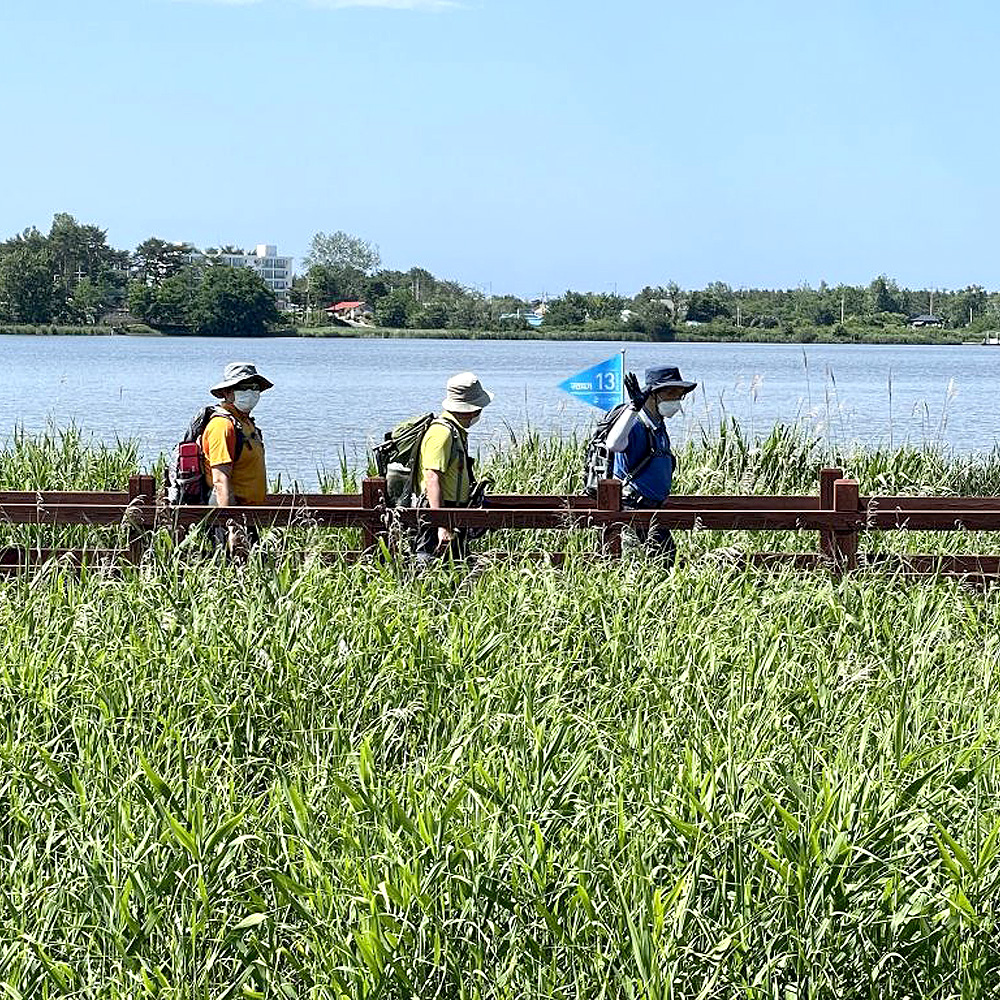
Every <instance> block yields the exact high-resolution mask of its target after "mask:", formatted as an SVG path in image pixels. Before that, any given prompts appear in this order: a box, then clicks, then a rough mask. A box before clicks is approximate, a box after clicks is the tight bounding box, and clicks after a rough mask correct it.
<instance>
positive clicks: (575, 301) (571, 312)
mask: <svg viewBox="0 0 1000 1000" xmlns="http://www.w3.org/2000/svg"><path fill="white" fill-rule="evenodd" d="M587 315H588V314H587V297H586V296H585V295H582V294H581V293H580V292H572V291H567V292H566V294H565V295H562V296H560V297H559V298H558V299H553V300H552V301H551V302H550V303H549V308H548V311H547V312H546V313H545V325H546V326H558V327H573V326H582V325H583V324H584V323H585V322H586V321H587Z"/></svg>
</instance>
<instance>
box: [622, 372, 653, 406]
mask: <svg viewBox="0 0 1000 1000" xmlns="http://www.w3.org/2000/svg"><path fill="white" fill-rule="evenodd" d="M624 384H625V391H626V392H627V393H628V398H629V399H631V400H632V407H633V408H634V409H635V410H636V411H639V410H641V409H642V408H643V407H644V406H645V405H646V400H647V399H649V393H648V392H643V391H642V389H640V388H639V379H638V378H636V376H635V373H634V372H629V373H628V375H626V376H625V382H624Z"/></svg>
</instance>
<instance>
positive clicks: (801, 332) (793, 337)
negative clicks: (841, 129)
mask: <svg viewBox="0 0 1000 1000" xmlns="http://www.w3.org/2000/svg"><path fill="white" fill-rule="evenodd" d="M0 334H15V335H19V336H39V337H49V336H62V337H66V336H79V337H107V336H111V335H114V334H126V335H128V336H132V337H158V336H163V335H164V334H163V333H162V331H157V330H154V329H153V328H151V327H148V326H145V325H144V324H142V323H134V324H130V325H129V326H127V327H122V328H112V327H107V326H62V325H58V326H57V325H40V326H32V325H11V324H6V325H0ZM172 335H179V332H178V331H172ZM272 336H274V337H281V338H285V337H294V336H299V337H318V338H331V337H332V338H344V339H348V340H352V339H386V340H559V341H574V340H588V341H592V340H593V341H609V342H614V343H628V342H632V343H640V342H648V341H650V340H651V339H652V338H650V337H649V336H648V335H647V334H645V333H642V332H640V331H636V330H624V329H617V328H608V327H607V326H606V325H602V324H595V325H593V326H590V325H587V326H583V327H581V328H578V329H563V328H557V327H550V328H544V327H543V328H540V329H528V330H514V329H505V330H464V329H463V330H452V329H444V330H410V329H403V330H400V329H390V328H382V327H372V328H364V329H362V328H354V327H347V326H300V327H285V328H282V329H281V330H280V331H276V332H275V333H274V334H272ZM982 336H983V335H982V334H981V333H975V332H968V331H963V330H911V329H910V328H909V327H876V326H871V327H869V326H863V325H848V326H847V327H845V328H844V329H843V330H842V331H838V330H837V329H836V328H834V327H818V326H801V327H799V326H797V327H793V328H781V329H771V330H769V329H756V328H750V327H741V328H737V327H735V326H729V325H726V324H705V325H704V326H697V327H686V326H685V327H680V328H678V329H677V330H676V331H674V332H673V334H672V335H670V336H668V337H665V338H662V339H664V340H670V341H674V342H676V343H723V344H732V343H746V344H749V343H758V344H813V343H815V344H911V345H934V344H937V345H960V344H962V343H964V342H965V341H977V342H978V341H980V340H981V339H982Z"/></svg>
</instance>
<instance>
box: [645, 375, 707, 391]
mask: <svg viewBox="0 0 1000 1000" xmlns="http://www.w3.org/2000/svg"><path fill="white" fill-rule="evenodd" d="M697 388H698V383H697V382H685V381H684V380H683V379H682V380H681V381H680V382H677V381H674V380H668V381H666V382H652V383H648V382H647V383H646V385H644V386H643V390H644V391H645V392H656V391H657V390H659V389H680V390H681V392H683V393H685V394H686V393H689V392H693V391H694V390H695V389H697Z"/></svg>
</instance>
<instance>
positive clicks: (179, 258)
mask: <svg viewBox="0 0 1000 1000" xmlns="http://www.w3.org/2000/svg"><path fill="white" fill-rule="evenodd" d="M193 251H194V247H193V246H191V244H189V243H168V242H167V241H166V240H161V239H158V238H157V237H155V236H151V237H150V238H149V239H148V240H144V241H143V242H142V243H140V244H139V245H138V246H137V247H136V248H135V253H133V254H132V273H133V274H134V275H135V277H136V278H137V279H138V280H139V281H141V282H143V283H144V284H146V285H151V286H153V287H154V288H155V287H157V286H159V285H161V284H163V282H164V281H166V280H167V278H169V277H171V276H172V275H174V274H177V272H178V271H180V270H181V269H182V268H184V267H187V266H188V260H187V257H188V255H189V254H190V253H192V252H193Z"/></svg>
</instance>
